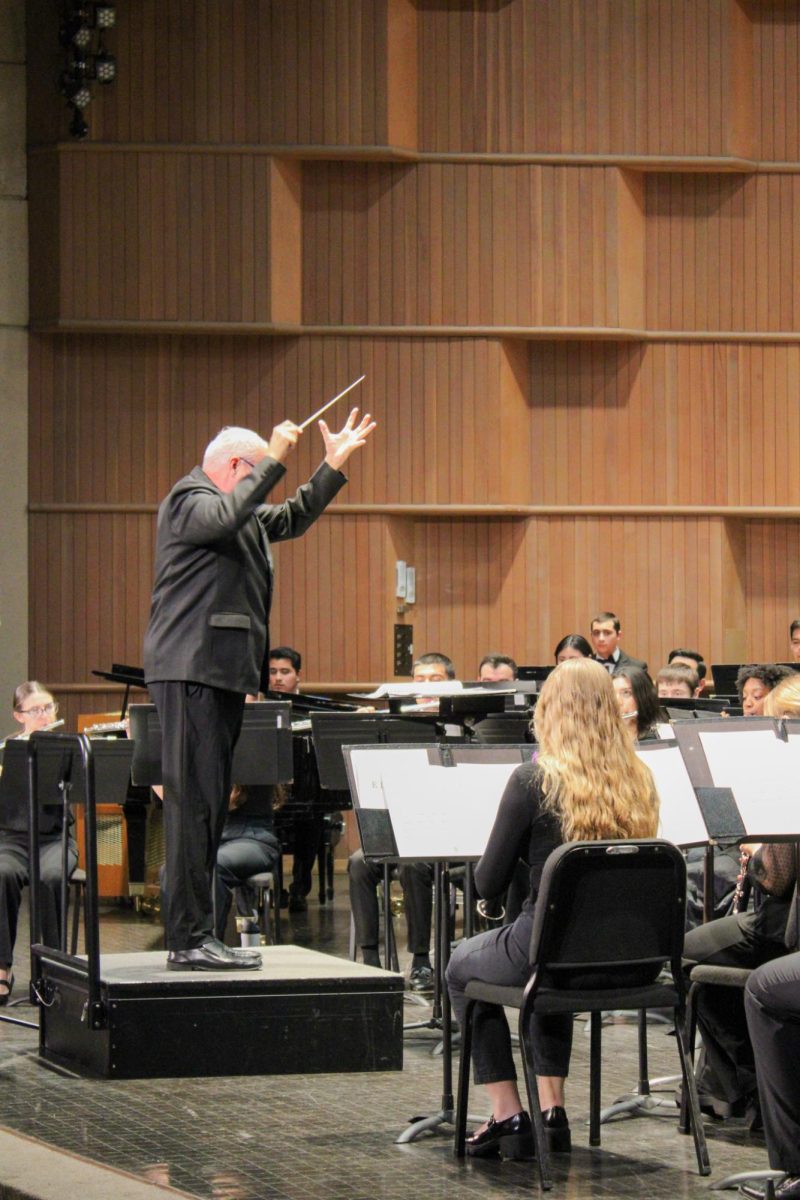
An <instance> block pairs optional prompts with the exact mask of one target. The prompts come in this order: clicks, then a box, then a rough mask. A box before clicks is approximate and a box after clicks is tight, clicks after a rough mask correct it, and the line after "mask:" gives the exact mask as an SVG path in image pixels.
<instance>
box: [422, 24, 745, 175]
mask: <svg viewBox="0 0 800 1200" xmlns="http://www.w3.org/2000/svg"><path fill="white" fill-rule="evenodd" d="M742 18H743V14H742V11H741V9H740V8H739V6H738V5H737V4H736V2H735V0H647V2H646V3H642V2H641V0H510V2H509V3H507V4H500V5H494V4H487V5H483V4H475V5H472V4H463V5H455V4H442V5H439V4H421V5H420V14H419V24H420V68H419V69H420V146H421V147H422V148H424V149H426V150H432V151H489V152H494V153H533V152H536V153H555V154H564V153H576V154H646V155H656V156H658V155H729V154H739V153H742V150H743V148H744V145H743V143H742V140H741V137H740V130H741V124H740V122H739V121H738V120H737V109H736V108H735V106H734V105H732V104H731V103H730V98H731V93H732V92H733V91H734V90H735V89H736V87H737V86H738V82H739V80H740V78H741V72H740V71H739V73H738V74H737V70H735V69H734V68H737V69H738V68H740V65H741V48H740V42H741V39H742V36H743V32H742V28H741V26H742ZM744 36H745V37H746V36H747V30H746V28H745V31H744ZM748 82H749V81H748ZM748 99H749V97H748Z"/></svg>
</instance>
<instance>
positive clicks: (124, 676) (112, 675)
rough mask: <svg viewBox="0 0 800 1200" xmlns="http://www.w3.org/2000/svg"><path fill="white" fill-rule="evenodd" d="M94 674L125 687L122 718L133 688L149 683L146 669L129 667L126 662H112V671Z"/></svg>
mask: <svg viewBox="0 0 800 1200" xmlns="http://www.w3.org/2000/svg"><path fill="white" fill-rule="evenodd" d="M92 674H93V675H98V676H99V677H100V678H101V679H107V680H108V681H109V682H110V683H121V684H123V686H124V688H125V695H124V696H123V698H122V704H121V706H120V720H124V719H125V713H126V712H127V711H128V700H129V698H130V694H131V688H132V687H135V688H141V689H142V690H144V689H146V687H147V684H146V683H145V681H144V669H143V668H142V667H129V666H126V665H125V663H112V664H111V670H110V671H94V670H93V671H92Z"/></svg>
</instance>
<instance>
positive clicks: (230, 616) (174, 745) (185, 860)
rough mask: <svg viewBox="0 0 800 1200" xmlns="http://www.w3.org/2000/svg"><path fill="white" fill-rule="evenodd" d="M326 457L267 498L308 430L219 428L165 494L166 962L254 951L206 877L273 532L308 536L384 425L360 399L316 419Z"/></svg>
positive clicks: (252, 657) (201, 964)
mask: <svg viewBox="0 0 800 1200" xmlns="http://www.w3.org/2000/svg"><path fill="white" fill-rule="evenodd" d="M319 427H320V430H321V432H322V437H323V441H324V443H325V460H324V462H323V463H321V465H320V466H319V467H318V469H317V470H316V471H315V472H314V474H313V475H312V477H311V479H310V480H309V481H308V483H306V484H304V485H303V486H302V487H301V488H299V489H298V491H297V492H296V493H295V495H294V496H293V497H292V498H291V499H290V500H286V501H284V502H283V503H282V504H272V505H270V504H265V499H266V497H267V495H268V493H269V492H270V491H271V490H272V488H273V487H275V485H276V484H277V483H278V482H279V480H281V479H282V478H283V476H284V474H285V473H286V468H285V467H284V465H283V463H284V460H285V459H286V457H287V455H288V454H289V453H290V452H291V451H292V449H293V448H294V447H295V446H296V445H297V442H298V439H299V437H300V434H301V429H300V428H299V427H298V426H297V425H295V424H294V423H293V422H292V421H283V422H282V423H281V424H280V425H277V426H276V427H275V428H274V429H273V431H272V435H271V437H270V439H269V442H268V443H267V442H265V441H264V439H263V438H261V437H260V436H259V435H258V434H257V433H254V432H253V431H252V430H250V429H240V428H235V427H229V428H225V429H223V430H222V431H221V432H220V433H219V434H217V436H216V437H215V438H214V439H213V441H212V442H211V443H210V444H209V446H208V447H207V448H206V451H205V455H204V456H203V465H202V467H195V468H194V470H193V471H191V472H190V473H189V474H188V475H187V476H185V477H184V478H183V479H181V480H179V481H178V483H176V484H175V486H174V487H173V489H172V491H171V492H170V493H169V495H168V496H167V497H166V499H165V500H164V501H163V503H162V504H161V507H160V509H159V513H158V529H157V536H156V554H155V583H154V586H153V599H152V606H151V610H150V622H149V625H148V628H147V632H146V634H145V641H144V670H145V679H146V681H147V686H148V688H149V690H150V694H151V696H152V698H153V702H154V703H155V706H156V708H157V710H158V715H159V717H160V720H161V728H162V739H163V740H162V780H163V787H164V830H165V835H166V868H167V875H168V877H169V880H170V892H169V897H168V900H167V904H166V909H165V913H164V924H165V928H166V944H167V951H168V954H167V966H168V967H169V968H171V969H172V970H180V971H192V970H195V971H207V970H242V969H243V968H257V967H259V966H260V964H261V957H260V955H259V953H258V951H243V950H231V949H229V948H228V947H227V946H225V945H224V944H223V943H222V942H221V941H219V940H218V939H217V938H216V937H215V936H214V929H213V912H212V899H211V875H212V870H213V866H214V863H215V861H216V853H217V847H218V845H219V840H220V836H221V833H222V827H223V824H224V821H225V813H226V808H227V803H228V796H229V795H230V789H231V763H232V758H233V750H234V747H235V745H236V740H237V738H238V736H239V731H240V728H241V723H242V711H243V708H244V701H245V695H246V694H247V693H248V692H251V693H254V692H257V691H259V690H266V689H267V688H268V687H269V659H268V655H269V630H268V625H269V611H270V602H271V598H272V556H271V553H270V543H271V542H276V541H284V540H286V539H288V538H295V537H300V536H301V535H302V534H304V533H305V532H306V530H307V529H308V528H309V527H310V526H311V525H312V524H313V523H314V521H315V520H316V519H317V517H319V516H320V514H321V513H322V512H323V511H324V510H325V508H326V507H327V505H328V504H330V502H331V500H333V498H334V496H335V495H336V494H337V492H338V491H339V490H340V489H341V488H342V487H343V486H344V484H345V483H346V482H347V480H346V478H345V476H344V475H343V474H342V473H341V468H342V466H343V465H344V463H345V462H346V461H347V459H348V458H349V457H350V455H351V454H352V453H353V451H354V450H356V449H358V448H359V447H361V446H363V445H364V443H365V442H366V440H367V438H368V437H369V435H370V434H371V433H372V430H373V429H374V428H375V423H374V422H372V421H370V417H369V414H367V415H366V416H364V417H363V419H362V420H361V421H360V422H359V421H358V409H353V410H352V412H351V413H350V416H349V417H348V419H347V421H346V423H345V425H344V426H343V428H342V429H341V430H340V432H339V433H331V432H330V430H329V429H328V426H327V425H326V423H325V422H324V421H319Z"/></svg>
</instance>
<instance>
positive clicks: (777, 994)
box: [744, 954, 800, 1175]
mask: <svg viewBox="0 0 800 1200" xmlns="http://www.w3.org/2000/svg"><path fill="white" fill-rule="evenodd" d="M744 1007H745V1012H746V1013H747V1026H748V1029H749V1030H750V1038H751V1040H752V1043H753V1049H754V1051H755V1059H756V1063H757V1067H758V1094H759V1098H760V1100H761V1113H762V1116H763V1118H764V1134H765V1136H766V1139H767V1151H768V1153H769V1165H770V1166H771V1167H772V1168H774V1169H775V1170H778V1171H787V1172H788V1173H789V1174H790V1175H800V1070H798V1063H800V954H789V955H786V956H785V957H784V958H778V959H775V961H774V962H771V963H767V964H766V966H763V967H759V968H758V970H757V971H754V972H753V974H752V975H751V976H750V978H749V979H748V981H747V985H746V987H745V993H744Z"/></svg>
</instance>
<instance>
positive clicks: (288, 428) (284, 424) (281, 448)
mask: <svg viewBox="0 0 800 1200" xmlns="http://www.w3.org/2000/svg"><path fill="white" fill-rule="evenodd" d="M301 433H302V430H301V429H300V428H299V426H297V425H295V423H294V421H281V423H280V425H276V426H275V428H274V429H273V431H272V436H271V437H270V439H269V449H268V451H267V453H268V454H269V456H270V458H274V459H275V461H276V462H283V460H284V459H285V458H286V456H287V455H288V454H290V453H291V451H292V450H294V448H295V446H296V445H297V442H298V439H299V437H300V434H301Z"/></svg>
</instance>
